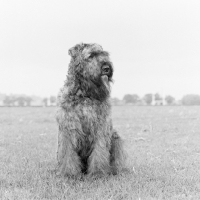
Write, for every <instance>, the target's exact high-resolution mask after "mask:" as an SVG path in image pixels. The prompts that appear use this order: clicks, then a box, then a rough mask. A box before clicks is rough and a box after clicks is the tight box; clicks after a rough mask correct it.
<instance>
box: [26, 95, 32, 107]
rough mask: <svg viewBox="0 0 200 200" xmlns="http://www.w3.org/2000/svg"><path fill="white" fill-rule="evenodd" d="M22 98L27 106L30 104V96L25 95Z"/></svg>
mask: <svg viewBox="0 0 200 200" xmlns="http://www.w3.org/2000/svg"><path fill="white" fill-rule="evenodd" d="M24 100H25V102H26V105H27V106H31V101H32V98H31V97H25V99H24Z"/></svg>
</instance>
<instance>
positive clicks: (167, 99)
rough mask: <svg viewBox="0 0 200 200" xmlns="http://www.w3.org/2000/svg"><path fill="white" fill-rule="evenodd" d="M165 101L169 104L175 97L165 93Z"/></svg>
mask: <svg viewBox="0 0 200 200" xmlns="http://www.w3.org/2000/svg"><path fill="white" fill-rule="evenodd" d="M165 101H166V102H167V104H168V105H171V104H173V103H174V101H175V98H174V97H172V96H171V95H167V96H166V97H165Z"/></svg>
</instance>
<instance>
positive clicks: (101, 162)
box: [57, 44, 125, 176]
mask: <svg viewBox="0 0 200 200" xmlns="http://www.w3.org/2000/svg"><path fill="white" fill-rule="evenodd" d="M69 55H70V56H71V62H70V64H69V69H68V75H67V79H66V81H65V84H64V87H63V88H62V89H61V91H60V93H59V95H58V105H59V109H58V111H57V122H58V125H59V134H58V151H57V159H58V169H59V173H60V174H61V175H69V176H77V175H79V174H81V173H86V174H89V175H93V174H96V173H98V174H99V172H101V173H103V174H110V173H113V174H116V173H117V172H119V171H120V170H121V169H122V166H123V164H124V158H125V156H124V152H123V148H122V140H121V138H120V137H119V135H118V134H117V132H116V131H115V130H114V129H113V127H112V121H111V116H110V115H111V114H110V113H111V105H110V102H109V95H110V82H111V81H112V75H113V65H112V63H111V61H110V58H109V54H108V52H106V51H103V49H102V47H101V46H99V45H97V44H78V45H76V46H74V47H73V48H71V49H70V50H69Z"/></svg>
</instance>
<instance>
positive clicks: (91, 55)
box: [88, 52, 96, 58]
mask: <svg viewBox="0 0 200 200" xmlns="http://www.w3.org/2000/svg"><path fill="white" fill-rule="evenodd" d="M95 56H96V53H94V52H93V53H91V54H90V56H89V57H88V58H94V57H95Z"/></svg>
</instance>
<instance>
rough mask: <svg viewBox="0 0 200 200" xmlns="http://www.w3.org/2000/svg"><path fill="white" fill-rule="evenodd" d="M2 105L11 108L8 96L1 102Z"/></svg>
mask: <svg viewBox="0 0 200 200" xmlns="http://www.w3.org/2000/svg"><path fill="white" fill-rule="evenodd" d="M3 103H4V105H5V106H11V99H10V96H7V95H6V97H5V99H4V100H3Z"/></svg>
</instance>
